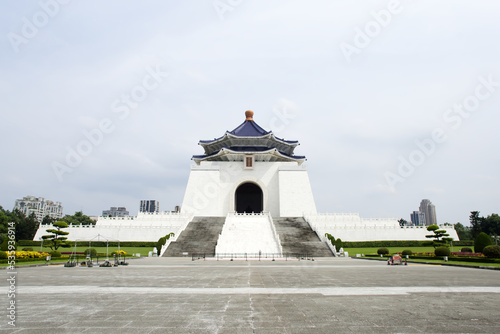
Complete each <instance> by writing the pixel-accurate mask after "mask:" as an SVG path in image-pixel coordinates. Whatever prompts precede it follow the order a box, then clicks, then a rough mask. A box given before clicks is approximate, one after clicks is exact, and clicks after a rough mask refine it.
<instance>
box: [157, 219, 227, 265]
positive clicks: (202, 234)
mask: <svg viewBox="0 0 500 334" xmlns="http://www.w3.org/2000/svg"><path fill="white" fill-rule="evenodd" d="M225 220H226V218H225V217H195V218H193V220H192V221H191V222H190V223H189V224H188V226H187V227H186V228H185V229H184V231H182V232H181V234H180V235H179V237H178V238H177V241H175V242H172V243H170V245H169V246H168V248H167V250H166V251H165V253H164V254H163V256H164V257H178V256H191V254H192V253H207V254H212V253H215V245H216V244H217V239H218V238H219V234H220V233H221V231H222V227H223V226H224V221H225ZM184 253H187V254H184Z"/></svg>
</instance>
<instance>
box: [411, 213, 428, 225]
mask: <svg viewBox="0 0 500 334" xmlns="http://www.w3.org/2000/svg"><path fill="white" fill-rule="evenodd" d="M410 219H411V224H412V225H413V226H424V225H425V215H424V213H423V212H420V211H413V213H411V214H410Z"/></svg>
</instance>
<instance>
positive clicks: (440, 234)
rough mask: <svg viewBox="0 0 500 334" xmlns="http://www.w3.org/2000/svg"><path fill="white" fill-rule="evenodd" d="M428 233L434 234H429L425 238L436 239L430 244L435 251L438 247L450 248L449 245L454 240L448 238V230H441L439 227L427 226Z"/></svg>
mask: <svg viewBox="0 0 500 334" xmlns="http://www.w3.org/2000/svg"><path fill="white" fill-rule="evenodd" d="M427 231H429V232H433V234H428V235H426V236H425V237H426V238H432V239H434V240H432V241H430V242H429V243H428V244H429V245H432V246H433V247H434V249H436V248H437V247H442V246H448V243H449V242H450V241H452V240H453V238H448V237H449V236H450V235H449V234H448V233H446V230H440V229H439V226H437V225H429V226H427Z"/></svg>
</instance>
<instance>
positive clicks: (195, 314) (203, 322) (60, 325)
mask: <svg viewBox="0 0 500 334" xmlns="http://www.w3.org/2000/svg"><path fill="white" fill-rule="evenodd" d="M1 272H3V273H2V275H4V277H5V276H6V275H7V273H6V272H5V271H0V273H1ZM2 282H4V283H3V284H2V289H3V290H4V293H2V294H1V296H0V303H1V305H3V306H2V307H1V309H2V313H1V314H2V315H3V316H2V319H3V320H2V321H1V323H0V333H40V334H41V333H50V334H58V333H119V334H128V333H134V334H135V333H151V334H153V333H231V334H234V333H500V271H496V270H481V269H470V268H460V267H448V266H431V265H419V264H409V265H408V266H387V265H386V264H385V262H381V261H368V260H360V259H349V258H347V259H343V258H342V259H316V260H315V261H305V260H302V261H274V262H272V261H261V262H258V261H248V262H246V261H227V260H225V261H191V259H190V258H144V259H137V260H131V261H130V265H129V266H127V267H116V268H99V267H93V268H86V267H76V268H64V267H63V266H49V267H30V268H18V270H17V283H16V284H17V286H16V290H17V291H16V292H17V294H16V306H17V308H16V327H11V326H9V325H8V324H7V321H8V320H7V311H6V309H7V307H8V305H9V304H8V299H7V283H5V282H6V280H5V279H3V280H2Z"/></svg>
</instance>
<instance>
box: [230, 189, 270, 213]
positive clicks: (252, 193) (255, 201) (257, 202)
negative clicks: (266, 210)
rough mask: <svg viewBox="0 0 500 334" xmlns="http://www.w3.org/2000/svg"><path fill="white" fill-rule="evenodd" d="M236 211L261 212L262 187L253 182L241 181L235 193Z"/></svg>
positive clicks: (262, 201)
mask: <svg viewBox="0 0 500 334" xmlns="http://www.w3.org/2000/svg"><path fill="white" fill-rule="evenodd" d="M234 196H235V202H236V205H235V207H236V212H238V213H243V212H247V213H251V212H255V213H258V212H262V211H263V206H264V204H263V203H264V200H263V197H264V196H263V194H262V189H260V187H259V186H258V185H256V184H255V183H250V182H247V183H243V184H242V185H240V186H239V187H238V189H236V193H235V195H234Z"/></svg>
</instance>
